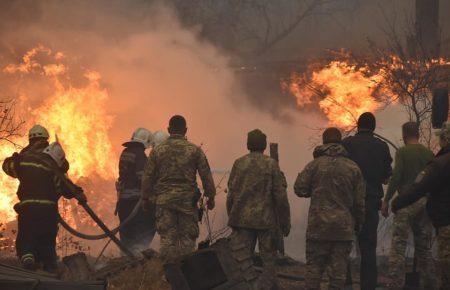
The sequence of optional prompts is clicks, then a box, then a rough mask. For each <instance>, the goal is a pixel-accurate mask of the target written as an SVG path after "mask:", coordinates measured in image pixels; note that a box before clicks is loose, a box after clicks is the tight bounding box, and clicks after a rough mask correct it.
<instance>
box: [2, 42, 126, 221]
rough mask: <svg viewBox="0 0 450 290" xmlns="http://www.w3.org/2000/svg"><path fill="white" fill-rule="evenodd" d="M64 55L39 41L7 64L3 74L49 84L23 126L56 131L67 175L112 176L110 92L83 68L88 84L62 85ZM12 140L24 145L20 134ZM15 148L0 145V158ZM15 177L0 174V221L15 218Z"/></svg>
mask: <svg viewBox="0 0 450 290" xmlns="http://www.w3.org/2000/svg"><path fill="white" fill-rule="evenodd" d="M39 54H43V55H44V56H46V57H50V58H51V59H52V61H53V62H54V63H49V64H42V63H39V62H38V61H37V56H38V55H39ZM63 59H64V54H62V53H61V52H53V51H52V50H51V49H48V48H46V47H44V46H42V45H40V46H38V47H36V48H33V49H31V50H30V51H28V52H27V53H26V54H25V55H24V57H23V58H22V62H21V63H20V64H10V65H8V66H6V67H5V68H4V69H3V72H4V73H5V74H18V75H24V74H29V75H33V74H38V75H39V76H43V77H45V78H46V79H47V80H48V81H49V82H50V83H51V84H52V85H53V87H54V94H53V95H51V96H50V97H48V98H47V99H46V100H44V101H43V102H42V104H41V105H40V106H39V107H38V108H36V109H34V110H33V113H32V118H31V120H28V122H27V127H28V128H29V127H31V126H32V125H33V124H35V123H39V124H41V125H43V126H45V127H46V128H47V129H48V130H49V132H50V134H51V135H52V136H54V135H55V134H57V135H58V138H59V140H60V142H61V143H62V145H63V147H64V150H65V152H66V158H67V159H68V161H69V163H70V170H69V175H70V176H71V178H73V179H74V180H75V181H76V180H77V179H79V178H81V177H90V176H93V175H95V176H100V177H101V178H103V179H105V180H112V179H114V178H115V177H116V176H117V170H116V166H115V163H116V161H115V160H116V156H115V154H114V153H113V150H112V144H111V141H110V138H109V130H110V128H111V126H112V121H113V117H112V116H110V115H109V114H108V113H107V112H106V110H105V108H106V103H107V101H108V98H109V95H108V92H107V91H106V89H104V88H102V87H101V85H100V80H101V76H100V74H99V73H97V72H94V71H86V72H85V74H84V78H85V79H86V80H87V85H85V86H81V87H74V86H72V85H71V84H68V85H67V84H66V85H64V84H63V82H62V81H61V80H60V78H62V77H63V76H64V75H65V73H66V71H67V68H66V66H65V65H64V64H63V63H62V61H63ZM27 99H28V98H27V96H21V100H22V102H20V103H18V104H19V105H20V108H18V111H20V110H21V109H22V110H23V111H26V110H27V109H28V108H29V107H30V106H31V105H30V104H28V103H27ZM13 141H14V142H15V143H17V144H26V143H27V140H26V138H25V137H22V138H16V139H15V140H13ZM15 151H17V149H16V148H15V147H14V146H13V145H12V144H7V143H5V144H2V146H1V149H0V160H3V159H4V158H6V157H8V156H10V155H11V154H12V153H13V152H15ZM17 185H18V181H17V180H15V179H12V178H10V177H8V176H6V174H4V173H3V172H0V222H8V221H12V220H14V219H15V217H16V214H15V212H14V210H13V205H14V203H15V202H17V198H16V189H17Z"/></svg>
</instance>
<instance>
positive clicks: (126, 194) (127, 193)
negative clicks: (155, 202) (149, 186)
mask: <svg viewBox="0 0 450 290" xmlns="http://www.w3.org/2000/svg"><path fill="white" fill-rule="evenodd" d="M135 197H141V191H140V190H139V189H124V190H121V191H120V192H119V198H123V199H127V198H135Z"/></svg>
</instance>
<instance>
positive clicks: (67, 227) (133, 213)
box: [59, 198, 142, 241]
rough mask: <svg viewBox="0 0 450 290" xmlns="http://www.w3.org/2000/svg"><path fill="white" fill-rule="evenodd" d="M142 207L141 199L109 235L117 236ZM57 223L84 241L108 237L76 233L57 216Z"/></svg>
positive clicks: (106, 235)
mask: <svg viewBox="0 0 450 290" xmlns="http://www.w3.org/2000/svg"><path fill="white" fill-rule="evenodd" d="M141 206H142V198H140V199H139V201H138V202H137V204H136V206H135V207H134V209H133V210H132V211H131V213H130V215H129V216H128V217H127V218H126V219H125V220H124V221H123V222H122V223H120V225H118V226H117V227H116V228H114V229H112V230H109V231H110V232H111V234H113V235H115V234H117V233H118V232H119V231H120V230H121V229H122V228H123V227H125V226H126V225H127V224H128V223H129V222H130V221H131V220H132V219H133V218H134V217H135V216H136V215H137V213H138V212H139V209H140V207H141ZM59 223H60V224H61V225H62V226H63V228H64V229H66V230H67V231H68V232H69V233H71V234H72V235H74V236H76V237H78V238H80V239H84V240H90V241H95V240H102V239H105V238H108V237H109V235H108V234H107V233H104V234H98V235H90V234H85V233H81V232H79V231H77V230H76V229H74V228H72V227H71V226H70V225H69V224H68V223H67V222H66V221H65V220H64V219H63V218H62V217H61V216H59Z"/></svg>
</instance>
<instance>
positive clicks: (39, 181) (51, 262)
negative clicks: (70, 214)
mask: <svg viewBox="0 0 450 290" xmlns="http://www.w3.org/2000/svg"><path fill="white" fill-rule="evenodd" d="M64 161H65V154H64V151H63V149H62V148H61V146H60V145H59V144H58V143H52V144H50V145H49V146H48V147H47V148H46V149H44V151H43V152H33V151H29V152H27V153H26V154H18V153H14V154H13V156H11V157H9V158H6V159H5V161H4V162H3V170H4V171H5V173H6V174H8V175H9V176H11V177H14V178H17V179H19V181H20V184H19V188H18V190H17V196H18V198H19V201H20V202H19V203H17V204H16V205H15V206H14V209H15V210H16V212H17V213H18V233H17V239H16V251H17V256H18V257H19V259H20V261H21V263H22V265H23V266H24V267H25V268H27V269H35V268H36V267H37V264H38V263H42V264H43V269H44V270H45V271H48V272H55V271H56V270H57V265H56V258H57V256H56V250H55V246H56V235H57V232H58V199H59V198H60V197H61V196H64V197H65V198H76V199H78V200H79V201H81V202H85V201H86V196H85V195H84V193H83V190H82V189H81V188H80V187H78V186H77V185H75V184H74V183H72V181H70V180H69V179H68V178H67V177H66V176H65V175H64V172H63V171H62V170H61V166H62V165H63V163H64Z"/></svg>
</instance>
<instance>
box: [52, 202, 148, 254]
mask: <svg viewBox="0 0 450 290" xmlns="http://www.w3.org/2000/svg"><path fill="white" fill-rule="evenodd" d="M141 202H142V200H141V199H140V200H139V202H138V203H137V204H136V206H135V208H134V209H133V212H132V213H131V214H130V216H128V218H127V220H126V222H128V221H129V220H131V218H132V217H133V216H132V215H133V213H134V212H135V211H136V213H137V211H138V210H139V207H140V204H141ZM79 204H80V205H81V206H82V207H83V208H84V210H85V211H86V212H87V214H88V215H89V216H90V217H91V218H92V219H93V220H94V222H95V223H96V224H97V225H98V226H99V227H100V228H101V229H102V230H103V231H104V232H105V233H104V234H102V235H97V236H92V235H86V234H82V233H80V232H78V231H77V230H75V229H73V228H72V227H70V226H69V225H68V224H67V223H66V222H65V221H64V220H63V219H62V218H61V216H60V219H59V222H60V223H61V225H62V226H63V227H64V228H65V229H66V230H67V231H69V232H70V233H71V234H73V235H75V236H77V237H80V238H84V237H90V238H91V239H92V237H100V236H102V238H104V237H103V236H105V237H108V238H110V239H111V240H112V241H113V242H114V243H115V244H116V245H117V246H118V247H119V249H120V250H121V251H122V252H124V253H125V254H126V255H127V256H128V257H130V258H132V259H133V260H136V259H137V257H136V256H135V255H134V254H133V252H131V251H130V250H129V249H128V248H127V247H126V246H125V245H124V244H123V243H122V242H121V241H120V240H119V239H118V238H117V237H116V236H115V234H116V233H117V232H118V231H119V229H120V228H121V227H123V226H124V225H125V222H124V223H122V224H121V225H119V226H118V227H117V228H115V229H114V230H112V231H111V230H109V229H108V227H107V226H106V225H105V224H104V223H103V221H102V220H101V219H100V218H99V217H98V216H97V215H96V214H95V212H94V211H93V210H92V208H91V207H90V206H89V205H88V204H87V202H80V203H79ZM136 213H134V215H136ZM97 240H98V238H97Z"/></svg>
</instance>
